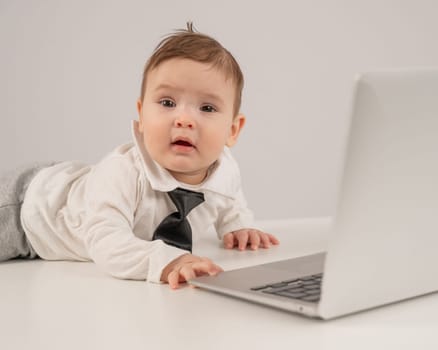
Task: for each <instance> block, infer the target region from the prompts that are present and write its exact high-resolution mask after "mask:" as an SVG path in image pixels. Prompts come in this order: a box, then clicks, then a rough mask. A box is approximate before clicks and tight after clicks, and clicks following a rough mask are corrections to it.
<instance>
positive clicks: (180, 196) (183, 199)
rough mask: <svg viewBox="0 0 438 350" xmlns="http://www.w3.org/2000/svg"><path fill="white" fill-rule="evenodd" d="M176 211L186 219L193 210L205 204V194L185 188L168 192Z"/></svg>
mask: <svg viewBox="0 0 438 350" xmlns="http://www.w3.org/2000/svg"><path fill="white" fill-rule="evenodd" d="M167 194H168V195H169V197H170V199H171V200H172V202H173V204H175V207H176V209H177V210H178V212H179V213H180V214H181V217H182V218H185V217H186V216H187V215H189V213H190V212H191V210H192V209H193V208H195V207H197V206H198V205H199V204H201V203H202V202H204V194H203V193H201V192H195V191H190V190H185V189H184V188H179V187H178V188H176V189H174V190H173V191H170V192H167Z"/></svg>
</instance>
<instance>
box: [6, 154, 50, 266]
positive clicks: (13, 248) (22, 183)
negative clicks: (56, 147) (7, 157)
mask: <svg viewBox="0 0 438 350" xmlns="http://www.w3.org/2000/svg"><path fill="white" fill-rule="evenodd" d="M53 164H54V162H51V163H44V164H43V163H38V164H32V165H28V166H23V167H20V168H18V169H15V170H13V171H10V172H8V173H6V174H2V175H1V176H0V261H4V260H9V259H14V258H27V259H33V258H36V257H37V254H36V253H35V251H34V249H33V248H32V246H31V245H30V242H29V241H28V240H27V238H26V235H25V233H24V230H23V227H22V226H21V220H20V213H21V205H22V203H23V199H24V195H25V193H26V190H27V187H28V186H29V183H30V182H31V180H32V179H33V178H34V176H35V175H36V174H37V173H38V171H40V170H41V169H43V168H45V167H48V166H51V165H53Z"/></svg>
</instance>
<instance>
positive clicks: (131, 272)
mask: <svg viewBox="0 0 438 350" xmlns="http://www.w3.org/2000/svg"><path fill="white" fill-rule="evenodd" d="M140 175H141V174H140V171H139V170H138V169H136V168H135V167H134V166H133V164H132V163H131V162H130V161H129V160H128V159H126V158H123V157H113V158H108V159H104V160H103V161H102V162H100V163H98V164H97V165H96V166H95V167H93V169H92V170H91V172H90V173H89V174H88V178H87V183H86V188H85V194H84V196H85V205H86V210H85V212H86V220H85V225H84V232H83V234H84V240H85V246H86V249H87V250H88V254H89V255H90V258H91V259H92V260H93V261H94V262H95V263H96V264H97V265H98V266H100V267H101V268H102V269H103V270H104V271H106V272H107V273H109V274H110V275H112V276H114V277H117V278H122V279H134V280H148V281H150V282H157V283H158V282H160V277H161V272H162V270H163V269H164V267H165V266H166V265H167V264H168V263H169V262H171V261H172V260H174V259H176V258H177V257H179V256H181V255H183V254H186V253H187V252H186V251H184V250H181V249H178V248H175V247H171V246H168V245H166V244H164V243H163V241H161V240H156V241H145V240H143V239H140V238H138V237H137V236H135V235H134V233H133V225H134V214H135V211H136V208H137V204H138V201H139V196H140V190H139V176H140Z"/></svg>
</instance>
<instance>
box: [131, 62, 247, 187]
mask: <svg viewBox="0 0 438 350" xmlns="http://www.w3.org/2000/svg"><path fill="white" fill-rule="evenodd" d="M235 93H236V87H235V85H234V82H233V80H232V79H226V77H225V75H224V74H223V73H222V72H221V71H219V70H217V69H216V68H212V67H211V66H210V65H208V64H204V63H200V62H196V61H192V60H188V59H180V58H174V59H170V60H167V61H164V62H163V63H161V64H160V65H159V66H158V67H156V68H154V69H153V70H151V71H150V72H149V73H148V76H147V81H146V91H145V96H144V98H143V101H138V110H139V118H140V131H141V132H142V133H143V142H144V145H145V147H146V149H147V151H148V152H149V154H150V156H151V157H152V158H153V159H154V160H155V161H156V162H158V163H159V164H160V165H161V166H162V167H164V168H165V169H167V170H168V171H169V172H170V173H171V174H172V175H173V176H174V177H175V178H176V179H177V180H178V181H181V182H184V183H188V184H198V183H200V182H202V181H203V180H204V178H205V176H206V174H207V171H208V168H209V167H210V166H211V165H212V164H213V163H214V162H215V161H216V160H217V159H218V157H219V155H220V154H221V152H222V150H223V148H224V146H225V145H228V146H232V145H233V144H234V143H235V141H236V140H237V137H238V134H239V130H240V128H241V127H242V126H243V124H244V120H245V119H244V117H243V116H241V115H238V116H236V117H234V115H233V111H234V110H233V107H234V100H235Z"/></svg>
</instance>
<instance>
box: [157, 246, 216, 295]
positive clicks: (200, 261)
mask: <svg viewBox="0 0 438 350" xmlns="http://www.w3.org/2000/svg"><path fill="white" fill-rule="evenodd" d="M222 271H223V270H222V269H221V268H220V267H219V266H217V265H216V264H214V263H213V262H212V261H211V260H210V259H208V258H201V257H199V256H196V255H192V254H184V255H181V256H180V257H178V258H176V259H175V260H173V261H172V262H171V263H170V264H168V265H167V266H166V267H165V268H164V270H163V272H162V273H161V281H163V282H167V283H169V286H170V287H171V288H172V289H177V288H178V286H179V283H183V282H187V281H188V280H189V279H191V278H195V277H197V276H202V275H210V276H213V275H217V274H218V273H219V272H222Z"/></svg>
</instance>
